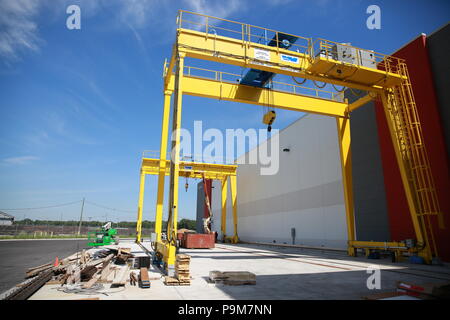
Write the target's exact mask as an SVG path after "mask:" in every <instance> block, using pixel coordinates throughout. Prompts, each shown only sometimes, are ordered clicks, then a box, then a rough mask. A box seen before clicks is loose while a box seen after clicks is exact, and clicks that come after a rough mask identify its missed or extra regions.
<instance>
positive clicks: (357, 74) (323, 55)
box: [136, 10, 444, 273]
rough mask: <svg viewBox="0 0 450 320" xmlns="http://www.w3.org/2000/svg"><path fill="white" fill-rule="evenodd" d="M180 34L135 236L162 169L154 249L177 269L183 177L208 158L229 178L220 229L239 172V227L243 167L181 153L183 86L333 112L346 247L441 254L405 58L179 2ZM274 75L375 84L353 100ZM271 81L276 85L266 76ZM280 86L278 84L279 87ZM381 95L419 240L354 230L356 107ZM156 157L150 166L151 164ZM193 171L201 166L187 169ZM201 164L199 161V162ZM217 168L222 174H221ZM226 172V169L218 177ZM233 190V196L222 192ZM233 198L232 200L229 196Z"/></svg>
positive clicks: (361, 86) (207, 167)
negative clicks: (205, 64) (150, 186)
mask: <svg viewBox="0 0 450 320" xmlns="http://www.w3.org/2000/svg"><path fill="white" fill-rule="evenodd" d="M177 25H178V28H177V32H176V41H175V44H174V46H173V50H172V57H171V58H170V60H169V62H166V63H165V64H164V73H163V78H164V110H163V120H162V133H161V134H162V135H161V149H160V157H159V159H148V158H143V161H142V167H141V188H140V196H139V206H138V223H137V239H136V240H137V241H138V242H140V241H141V223H142V207H143V192H144V179H145V174H147V173H149V172H151V174H157V175H158V194H157V201H156V220H155V221H156V223H155V231H156V234H157V237H156V242H155V248H156V251H157V254H158V255H160V256H161V258H162V259H163V261H164V263H165V266H166V268H167V271H168V272H169V273H170V272H171V270H172V269H173V264H174V261H175V252H176V247H175V243H174V241H173V239H174V235H175V234H176V230H177V211H178V180H179V177H180V176H187V172H188V171H189V170H188V171H186V169H185V168H186V165H187V166H188V167H191V166H192V167H194V166H202V168H201V169H198V171H202V174H204V175H205V177H206V178H208V179H209V178H211V179H214V174H218V172H219V171H220V174H219V175H218V176H217V179H219V180H221V181H222V213H223V215H222V231H223V233H224V234H225V231H226V229H225V227H224V226H225V219H226V218H225V215H224V213H225V214H226V212H224V210H226V209H224V208H225V207H226V190H227V183H226V181H227V179H225V177H228V176H229V177H230V179H231V187H232V188H231V190H232V199H233V217H234V224H235V234H234V236H233V238H232V239H233V241H237V240H238V236H237V208H236V201H237V198H236V197H237V193H236V192H237V190H236V166H235V165H234V166H231V165H228V166H227V165H221V166H220V169H218V167H216V166H217V164H205V163H203V164H202V163H195V162H191V163H186V162H183V161H180V128H181V114H182V98H183V95H192V96H199V97H206V98H212V99H219V100H228V101H234V102H241V103H245V104H255V105H261V106H269V105H270V107H271V108H281V109H287V110H295V111H301V112H307V113H316V114H322V115H327V116H331V117H334V118H335V119H336V125H337V132H338V138H339V146H340V159H341V165H342V178H343V186H344V201H345V208H346V219H347V233H348V253H349V255H351V256H354V255H356V249H358V248H362V249H366V250H370V249H387V250H392V251H393V252H395V253H396V254H397V255H399V254H401V253H402V252H409V253H411V254H418V255H419V256H421V257H423V258H424V260H425V261H426V262H427V263H431V259H432V258H433V257H435V256H437V254H438V253H437V248H436V244H435V243H434V237H433V232H432V229H431V224H430V217H431V216H433V215H437V216H438V218H439V226H440V227H441V228H443V227H444V225H443V218H442V213H441V212H440V209H439V203H438V200H437V196H436V190H435V186H434V182H433V177H432V174H431V170H430V164H429V160H428V157H427V152H426V148H425V145H424V141H423V135H422V130H421V126H420V120H419V118H418V114H417V108H416V104H415V101H414V96H413V91H412V88H411V84H410V81H409V77H408V72H407V67H406V64H405V62H404V61H403V60H402V59H399V58H396V57H392V56H388V55H384V54H379V53H376V52H373V51H369V50H364V49H360V48H357V47H354V46H351V45H348V44H341V43H336V42H332V41H328V40H324V39H317V40H315V41H313V39H311V38H305V37H301V36H296V35H292V34H288V33H284V32H283V33H282V32H279V31H275V30H271V29H267V28H261V27H257V26H253V25H249V24H245V23H240V22H234V21H230V20H226V19H220V18H215V17H212V16H207V15H202V14H197V13H193V12H188V11H184V10H180V11H179V14H178V16H177ZM186 58H194V59H201V60H207V61H214V62H218V63H222V64H229V65H234V66H239V67H242V68H248V69H250V70H249V71H248V73H247V75H246V76H245V77H242V75H236V74H232V73H227V72H222V71H214V70H206V69H201V68H194V67H190V66H185V63H184V62H185V59H186ZM275 74H282V75H287V76H290V77H293V78H294V80H295V78H303V79H305V80H306V79H307V80H312V81H314V82H315V81H320V82H323V83H325V84H326V83H328V84H332V85H333V86H335V85H338V86H343V87H347V88H352V89H358V90H362V91H365V92H367V94H366V95H365V96H364V97H362V98H360V99H359V100H357V101H355V102H354V103H351V104H349V103H348V102H347V100H346V99H343V97H342V94H341V93H340V92H330V91H327V90H323V89H317V88H311V87H305V86H301V85H298V82H297V81H295V82H296V84H289V83H280V82H277V81H273V80H272V79H271V78H272V77H273V75H275ZM269 80H270V81H271V83H272V84H273V87H271V88H268V87H265V86H264V83H265V82H267V81H269ZM278 87H279V88H278ZM172 95H173V97H174V99H173V100H174V101H173V119H172V133H173V137H174V138H173V141H172V146H171V160H168V159H166V153H167V144H168V133H169V114H170V102H171V96H172ZM379 98H381V101H382V102H383V108H384V110H385V114H386V119H387V122H388V126H389V132H390V135H391V138H392V142H393V145H394V149H395V154H396V158H397V162H398V166H399V169H400V172H401V177H402V182H403V186H404V189H405V193H406V197H407V200H408V206H409V210H410V215H411V220H412V222H413V225H414V230H415V234H416V239H415V241H405V242H366V241H357V240H356V236H355V223H354V220H355V219H354V206H353V191H352V172H351V168H352V165H351V139H350V114H351V112H352V111H353V110H356V109H357V108H359V107H361V106H363V105H365V104H366V103H368V102H369V101H371V100H373V99H379ZM150 163H151V165H150ZM189 172H190V173H189V174H194V175H195V173H192V171H189ZM194 172H195V170H194ZM214 172H215V173H214ZM166 175H170V194H169V207H168V216H169V218H168V230H167V232H168V235H169V236H168V239H167V240H162V239H161V226H162V212H163V200H164V184H165V183H164V178H165V176H166ZM219 176H220V177H219ZM224 199H225V200H224ZM224 201H225V202H224Z"/></svg>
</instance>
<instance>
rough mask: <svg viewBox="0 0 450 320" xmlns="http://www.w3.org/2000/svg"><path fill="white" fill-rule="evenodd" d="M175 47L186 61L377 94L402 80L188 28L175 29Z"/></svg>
mask: <svg viewBox="0 0 450 320" xmlns="http://www.w3.org/2000/svg"><path fill="white" fill-rule="evenodd" d="M176 46H177V48H178V51H179V52H184V53H186V56H187V57H190V58H195V59H201V60H209V61H215V62H219V63H225V64H231V65H236V66H240V67H245V68H255V69H259V70H263V71H268V72H272V73H276V74H284V75H288V76H293V77H300V78H305V79H309V80H314V81H321V82H327V83H331V84H335V85H340V86H346V87H351V88H354V89H359V90H364V91H373V92H381V91H382V90H383V89H385V88H390V87H392V86H395V85H398V84H400V83H401V81H402V79H403V76H402V75H399V74H396V73H392V72H387V71H384V70H379V69H376V68H369V67H365V66H362V65H356V64H352V63H346V62H342V61H337V60H334V59H333V58H330V57H328V56H325V57H324V56H321V55H318V56H316V57H314V56H312V55H311V54H312V53H311V52H310V50H309V48H307V49H305V50H304V51H305V52H304V53H303V52H296V51H291V50H287V49H283V48H280V47H272V46H268V45H263V44H259V43H255V42H250V41H246V40H245V39H242V40H239V39H234V38H229V37H224V36H218V35H211V34H206V33H204V32H199V31H195V30H190V29H183V28H179V29H178V30H177V44H176ZM172 60H173V57H172V59H171V61H172ZM169 70H170V71H171V69H169ZM169 74H170V73H169ZM166 83H167V82H166Z"/></svg>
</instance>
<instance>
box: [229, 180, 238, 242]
mask: <svg viewBox="0 0 450 320" xmlns="http://www.w3.org/2000/svg"><path fill="white" fill-rule="evenodd" d="M236 180H237V179H236V176H230V182H231V200H232V204H233V225H234V235H233V238H232V239H231V242H232V243H238V241H239V238H238V232H237V227H238V220H237V181H236Z"/></svg>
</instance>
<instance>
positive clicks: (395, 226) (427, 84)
mask: <svg viewBox="0 0 450 320" xmlns="http://www.w3.org/2000/svg"><path fill="white" fill-rule="evenodd" d="M394 56H396V57H399V58H402V59H405V60H406V63H407V65H408V71H409V75H410V80H411V84H412V87H413V90H414V97H415V100H416V104H417V109H418V113H419V118H420V121H421V125H422V131H423V135H424V140H425V145H426V148H427V152H428V157H429V160H430V165H431V169H432V174H433V178H434V181H435V185H436V189H437V194H438V198H439V203H440V207H441V211H442V212H444V217H445V224H446V229H444V230H442V229H439V228H438V226H437V219H436V218H435V217H433V218H432V225H433V229H434V234H435V236H436V242H437V246H438V252H439V256H440V258H441V259H443V260H444V261H450V196H449V190H450V179H449V177H450V175H449V172H450V171H449V164H448V158H447V154H446V148H445V142H444V135H443V130H442V125H441V121H440V115H439V111H438V105H437V99H436V94H435V89H434V85H433V78H432V73H431V66H430V62H429V56H428V52H427V48H426V36H425V35H421V36H420V37H418V38H417V39H415V40H414V41H412V42H411V43H409V44H408V45H406V46H405V47H403V48H402V49H400V50H399V51H397V52H396V53H395V54H394ZM376 117H377V125H378V134H379V142H380V149H381V157H382V162H383V172H384V181H385V190H386V200H387V204H388V211H389V223H390V231H391V235H392V240H403V239H407V238H415V234H414V229H413V225H412V222H411V218H410V215H409V210H408V205H407V202H406V196H405V193H404V191H403V186H402V182H401V177H400V171H399V169H398V166H397V162H396V159H395V153H394V148H393V146H392V142H391V138H390V135H389V131H388V127H387V123H386V118H385V115H384V111H383V106H382V104H381V103H380V102H377V103H376Z"/></svg>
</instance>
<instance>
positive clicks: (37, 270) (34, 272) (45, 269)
mask: <svg viewBox="0 0 450 320" xmlns="http://www.w3.org/2000/svg"><path fill="white" fill-rule="evenodd" d="M52 268H53V266H52V265H49V266H45V267H41V268H39V269H35V270H33V271H31V272H27V273H26V274H25V278H31V277H34V276H36V275H38V274H39V273H41V272H43V271H47V270H50V269H52Z"/></svg>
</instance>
